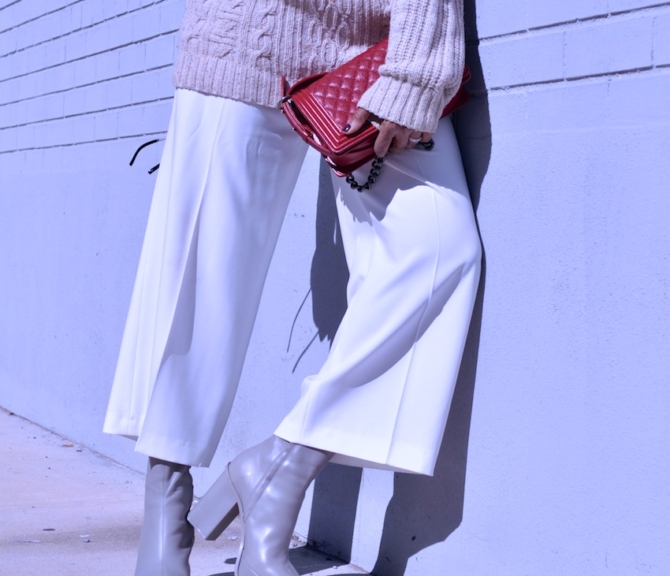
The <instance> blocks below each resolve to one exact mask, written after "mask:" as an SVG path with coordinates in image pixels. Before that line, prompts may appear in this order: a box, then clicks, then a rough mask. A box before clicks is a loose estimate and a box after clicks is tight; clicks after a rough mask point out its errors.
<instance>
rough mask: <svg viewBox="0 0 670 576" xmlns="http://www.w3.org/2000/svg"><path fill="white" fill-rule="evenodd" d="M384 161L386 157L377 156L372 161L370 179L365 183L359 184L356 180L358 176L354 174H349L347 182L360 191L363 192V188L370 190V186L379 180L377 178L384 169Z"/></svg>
mask: <svg viewBox="0 0 670 576" xmlns="http://www.w3.org/2000/svg"><path fill="white" fill-rule="evenodd" d="M383 163H384V158H382V157H380V156H377V158H375V159H374V160H373V161H372V166H371V168H370V174H368V180H367V182H366V183H365V184H359V183H358V182H356V178H354V175H353V174H349V176H347V184H349V186H351V187H352V188H353V189H354V190H358V191H359V192H363V190H370V186H372V185H373V184H374V183H375V182H376V181H377V178H379V173H380V172H381V170H382V164H383Z"/></svg>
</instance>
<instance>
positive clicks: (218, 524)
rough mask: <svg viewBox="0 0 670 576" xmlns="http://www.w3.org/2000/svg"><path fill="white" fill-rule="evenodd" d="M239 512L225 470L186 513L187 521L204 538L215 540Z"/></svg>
mask: <svg viewBox="0 0 670 576" xmlns="http://www.w3.org/2000/svg"><path fill="white" fill-rule="evenodd" d="M238 514H239V509H238V507H237V499H236V497H235V491H234V490H233V487H232V486H231V484H230V480H229V479H228V474H227V472H226V471H224V472H223V474H221V476H219V478H218V479H217V481H216V482H214V484H213V485H212V487H211V488H210V489H209V490H207V493H206V494H205V495H204V496H203V497H202V498H200V500H199V501H198V503H197V504H196V505H195V506H193V508H192V509H191V511H190V512H189V514H188V521H189V522H190V523H191V524H192V525H193V527H194V528H195V529H196V530H197V531H198V532H199V533H200V535H201V536H202V537H203V538H204V539H205V540H216V539H217V538H218V537H219V536H220V535H221V533H222V532H223V531H224V530H225V529H226V528H227V527H228V526H229V525H230V523H231V522H232V521H233V520H235V518H236V517H237V515H238Z"/></svg>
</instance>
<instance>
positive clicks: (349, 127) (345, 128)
mask: <svg viewBox="0 0 670 576" xmlns="http://www.w3.org/2000/svg"><path fill="white" fill-rule="evenodd" d="M349 130H351V124H347V125H346V126H345V127H344V128H342V132H349Z"/></svg>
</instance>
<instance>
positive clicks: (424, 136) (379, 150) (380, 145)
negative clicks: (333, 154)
mask: <svg viewBox="0 0 670 576" xmlns="http://www.w3.org/2000/svg"><path fill="white" fill-rule="evenodd" d="M369 116H370V112H368V111H367V110H364V109H363V108H358V109H357V110H356V112H355V113H354V115H353V116H352V117H351V119H350V120H349V122H348V123H347V125H346V126H345V127H344V128H343V129H342V131H343V132H344V133H345V134H348V135H352V136H353V135H354V134H356V132H358V131H359V130H360V129H361V128H362V127H363V124H365V121H366V120H367V119H368V117H369ZM432 137H433V135H432V134H431V133H430V132H417V131H416V130H412V129H411V128H405V127H404V126H400V125H399V124H396V123H395V122H391V121H390V120H382V123H381V125H380V127H379V136H377V140H375V154H376V155H377V156H380V157H384V156H386V154H387V153H388V151H389V150H391V152H401V151H402V150H405V149H407V148H414V146H416V145H417V144H418V143H419V142H430V140H431V138H432Z"/></svg>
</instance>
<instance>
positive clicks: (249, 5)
mask: <svg viewBox="0 0 670 576" xmlns="http://www.w3.org/2000/svg"><path fill="white" fill-rule="evenodd" d="M387 36H388V37H389V51H388V54H387V58H386V63H385V64H384V65H383V66H382V67H381V68H380V78H379V80H378V81H377V82H376V83H375V84H374V85H373V86H372V87H371V88H370V89H369V90H368V91H367V92H366V93H365V94H363V97H362V98H361V100H360V102H359V105H360V106H361V107H362V108H365V109H366V110H369V111H370V112H372V113H374V114H376V115H377V116H379V117H380V118H385V119H387V120H392V121H393V122H396V123H398V124H401V125H403V126H407V127H409V128H412V129H414V130H422V131H426V132H434V131H435V129H436V127H437V121H438V120H439V117H440V113H441V111H442V109H443V108H444V106H445V105H446V104H447V102H448V101H449V100H450V99H451V98H452V97H453V96H454V94H455V93H456V91H457V90H458V87H459V85H460V81H461V75H462V72H463V62H464V57H465V46H464V44H465V43H464V37H463V0H186V12H185V15H184V20H183V22H182V26H181V29H180V31H179V50H178V53H177V61H176V63H175V69H174V84H175V86H176V87H177V88H186V89H190V90H195V91H197V92H203V93H205V94H214V95H216V96H224V97H227V98H233V99H235V100H242V101H244V102H250V103H253V104H260V105H262V106H275V105H276V104H277V102H278V101H279V99H280V97H281V77H282V76H284V77H286V79H287V80H288V82H289V83H293V82H295V81H296V80H298V79H300V78H303V77H304V76H308V75H310V74H316V73H319V72H324V71H327V70H332V69H333V68H335V67H337V66H338V65H340V64H342V63H344V62H346V61H347V60H349V59H350V58H352V57H354V56H355V55H356V54H359V53H360V52H362V51H363V50H365V49H366V48H368V47H370V46H372V45H373V44H375V43H376V42H379V41H380V40H382V39H383V38H385V37H387Z"/></svg>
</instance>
